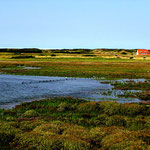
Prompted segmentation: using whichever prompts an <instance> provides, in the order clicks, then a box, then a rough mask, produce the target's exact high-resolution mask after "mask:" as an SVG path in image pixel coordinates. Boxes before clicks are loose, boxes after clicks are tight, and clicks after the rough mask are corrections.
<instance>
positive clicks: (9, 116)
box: [0, 97, 150, 150]
mask: <svg viewBox="0 0 150 150" xmlns="http://www.w3.org/2000/svg"><path fill="white" fill-rule="evenodd" d="M0 112H1V118H0V146H1V147H0V148H1V149H48V148H49V149H52V150H56V149H64V150H74V149H80V150H82V149H83V150H84V149H89V150H90V149H100V148H101V149H104V150H107V149H110V148H111V149H120V150H124V149H139V150H143V149H145V150H146V149H148V147H149V145H150V117H149V116H150V107H149V106H148V105H146V104H142V103H140V104H138V103H125V104H120V103H117V102H108V101H103V102H89V101H85V100H82V99H74V98H71V97H60V98H49V99H45V100H41V101H33V102H26V103H23V104H21V105H18V106H16V108H14V109H9V110H0Z"/></svg>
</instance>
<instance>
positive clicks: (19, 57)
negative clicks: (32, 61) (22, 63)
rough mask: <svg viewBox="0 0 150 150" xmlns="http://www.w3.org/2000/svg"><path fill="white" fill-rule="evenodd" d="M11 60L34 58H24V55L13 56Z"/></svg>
mask: <svg viewBox="0 0 150 150" xmlns="http://www.w3.org/2000/svg"><path fill="white" fill-rule="evenodd" d="M11 58H12V59H22V58H24V59H25V58H35V57H34V56H25V55H19V56H14V57H11Z"/></svg>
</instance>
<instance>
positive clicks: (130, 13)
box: [0, 0, 150, 49]
mask: <svg viewBox="0 0 150 150" xmlns="http://www.w3.org/2000/svg"><path fill="white" fill-rule="evenodd" d="M149 7H150V1H149V0H0V47H8V48H9V47H12V48H16V47H17V48H28V47H37V48H129V49H130V48H148V49H150V8H149Z"/></svg>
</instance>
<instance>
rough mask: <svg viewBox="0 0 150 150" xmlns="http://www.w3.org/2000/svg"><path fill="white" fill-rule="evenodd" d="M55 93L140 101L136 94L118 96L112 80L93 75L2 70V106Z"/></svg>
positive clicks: (121, 100)
mask: <svg viewBox="0 0 150 150" xmlns="http://www.w3.org/2000/svg"><path fill="white" fill-rule="evenodd" d="M108 91H111V94H104V93H106V92H108ZM56 96H72V97H78V98H84V99H89V100H96V101H99V100H118V101H119V102H126V101H128V102H130V101H132V102H133V101H136V102H138V101H139V100H138V99H136V98H134V99H133V98H119V97H117V94H114V91H113V90H112V86H111V85H110V84H109V83H101V82H100V81H98V80H93V79H84V78H65V77H46V76H21V75H3V74H0V108H8V107H13V106H15V105H17V104H20V103H21V102H24V101H31V100H37V99H43V98H47V97H56Z"/></svg>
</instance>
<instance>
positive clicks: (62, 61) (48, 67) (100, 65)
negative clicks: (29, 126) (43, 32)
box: [0, 56, 150, 78]
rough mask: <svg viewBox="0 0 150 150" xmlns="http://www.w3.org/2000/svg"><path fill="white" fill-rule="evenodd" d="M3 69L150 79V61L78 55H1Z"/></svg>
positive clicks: (38, 72)
mask: <svg viewBox="0 0 150 150" xmlns="http://www.w3.org/2000/svg"><path fill="white" fill-rule="evenodd" d="M18 66H32V67H40V69H38V70H37V69H32V70H31V69H21V68H20V67H18ZM6 68H9V69H6ZM0 72H3V73H11V74H24V75H44V76H68V77H93V76H94V77H106V78H150V61H149V60H145V59H143V60H142V59H121V58H101V57H94V58H92V57H88V58H81V57H78V56H76V57H74V58H72V57H67V58H65V57H64V58H60V57H43V58H36V57H35V58H20V59H18V58H16V59H15V58H13V59H11V58H0Z"/></svg>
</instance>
